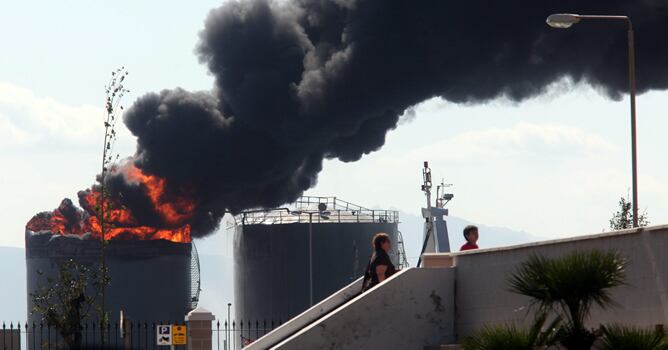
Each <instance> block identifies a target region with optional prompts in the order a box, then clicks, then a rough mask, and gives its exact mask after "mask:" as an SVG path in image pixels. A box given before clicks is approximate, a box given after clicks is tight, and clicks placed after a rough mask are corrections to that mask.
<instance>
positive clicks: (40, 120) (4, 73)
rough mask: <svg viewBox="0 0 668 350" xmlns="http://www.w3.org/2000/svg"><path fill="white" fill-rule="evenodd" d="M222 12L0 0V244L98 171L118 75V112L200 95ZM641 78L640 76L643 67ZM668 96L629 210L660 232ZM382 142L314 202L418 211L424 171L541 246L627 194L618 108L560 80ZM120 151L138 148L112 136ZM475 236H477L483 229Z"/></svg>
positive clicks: (657, 109) (457, 110)
mask: <svg viewBox="0 0 668 350" xmlns="http://www.w3.org/2000/svg"><path fill="white" fill-rule="evenodd" d="M219 3H220V1H190V2H187V3H184V2H164V1H160V2H158V1H114V2H112V3H102V2H91V1H74V0H63V1H58V2H54V1H23V2H7V1H5V2H3V3H2V4H0V51H1V52H2V54H1V55H0V164H3V166H2V171H0V193H2V194H3V195H2V197H1V198H0V219H1V220H2V222H3V232H2V233H1V234H0V245H14V246H21V245H22V244H23V227H24V225H25V223H26V221H27V220H28V219H29V218H30V217H31V216H32V215H33V214H34V213H36V212H38V211H42V210H50V209H53V208H54V207H55V206H56V205H57V204H58V203H59V201H60V200H61V199H62V198H63V197H71V198H74V197H75V196H76V192H77V191H78V190H80V189H83V188H85V187H87V186H89V185H90V184H91V183H92V182H93V180H94V176H95V174H96V172H97V171H98V168H99V159H98V158H99V157H98V154H99V149H100V148H101V139H100V136H101V133H102V124H101V123H102V108H101V106H102V102H103V99H104V88H103V86H104V84H105V82H106V81H107V79H108V77H109V73H110V72H111V71H112V70H113V69H115V68H117V67H118V66H121V65H124V66H126V67H127V68H128V70H129V71H130V77H129V80H128V87H129V88H130V89H131V90H132V92H131V93H130V94H129V95H128V98H127V99H126V105H129V104H130V103H131V102H132V101H133V100H134V99H135V98H137V97H138V96H140V95H141V94H143V93H146V92H149V91H157V90H160V89H163V88H173V87H177V86H180V87H183V88H186V89H191V90H204V89H209V88H210V87H211V86H212V80H211V77H210V76H208V75H207V73H206V69H205V68H204V67H203V66H202V65H200V64H199V63H198V62H197V58H196V57H195V55H194V54H193V49H194V47H195V44H196V42H197V33H198V32H199V30H200V29H201V28H202V26H203V21H204V18H205V16H206V14H207V12H208V11H209V10H210V9H211V8H213V7H215V6H217V5H218V4H219ZM639 69H642V67H639ZM667 98H668V93H666V92H650V93H647V94H645V95H642V96H641V97H640V98H639V101H638V137H639V172H640V179H639V182H640V204H641V208H646V209H647V211H648V214H649V217H650V220H651V221H652V223H654V224H662V223H668V203H667V202H666V198H668V183H667V182H666V179H668V164H667V163H668V162H666V155H665V150H666V149H668V139H666V138H665V136H664V135H665V131H666V130H668V118H665V112H664V111H665V101H667ZM415 111H416V115H415V117H414V118H406V119H405V121H404V122H403V123H402V125H400V126H399V127H398V128H397V129H396V130H394V131H392V132H390V133H389V134H388V137H387V142H386V145H385V147H383V149H381V150H380V151H378V152H375V153H373V154H371V155H369V156H367V157H364V158H363V159H362V160H360V161H358V162H356V163H350V164H346V163H341V162H339V161H327V162H326V164H325V167H324V170H323V172H322V173H321V176H320V179H319V183H318V186H317V187H316V188H314V189H312V190H311V191H309V193H310V194H316V195H336V196H338V197H340V198H343V199H346V200H349V201H352V202H355V203H359V204H362V205H367V206H381V207H394V208H399V209H401V210H404V211H408V212H413V213H418V210H419V207H420V206H421V205H423V202H424V199H423V196H422V194H421V192H420V191H419V185H420V182H421V175H420V169H421V165H422V161H423V160H430V161H431V164H432V168H433V171H434V175H435V180H436V179H440V177H445V178H446V182H448V183H453V184H454V187H453V188H452V190H453V191H454V193H455V199H454V201H453V202H452V204H451V206H450V208H451V212H452V214H453V215H457V216H459V217H463V218H466V219H468V220H470V221H473V222H479V223H484V224H488V225H494V226H506V227H510V228H513V229H518V230H526V231H528V232H531V233H533V234H536V235H540V236H546V237H561V236H568V235H575V234H583V233H594V232H600V231H602V230H603V229H604V228H606V227H607V220H608V219H609V217H610V216H611V213H612V212H613V211H614V210H615V207H616V202H617V200H618V198H619V197H620V196H622V195H626V193H627V191H628V188H629V186H630V153H629V112H628V101H627V100H626V99H624V100H621V101H611V100H608V99H607V98H605V97H604V96H602V95H600V94H599V93H597V92H596V91H594V90H593V89H591V88H590V87H588V86H586V85H573V84H570V83H569V82H568V81H561V82H558V83H556V84H554V86H553V87H552V88H551V89H549V92H548V93H547V94H546V95H543V96H539V97H537V98H534V99H531V100H529V101H526V102H523V103H521V104H516V103H512V102H509V101H507V100H504V99H503V98H501V99H498V100H495V101H492V102H490V103H487V104H485V105H455V104H451V103H448V102H446V101H441V100H438V99H433V100H430V101H426V102H424V103H422V104H420V105H417V106H415ZM118 150H119V152H120V154H121V155H122V156H123V155H131V154H132V152H133V150H134V140H133V138H132V136H131V135H129V133H128V132H127V131H125V130H121V135H120V140H119V147H118ZM483 234H484V233H483Z"/></svg>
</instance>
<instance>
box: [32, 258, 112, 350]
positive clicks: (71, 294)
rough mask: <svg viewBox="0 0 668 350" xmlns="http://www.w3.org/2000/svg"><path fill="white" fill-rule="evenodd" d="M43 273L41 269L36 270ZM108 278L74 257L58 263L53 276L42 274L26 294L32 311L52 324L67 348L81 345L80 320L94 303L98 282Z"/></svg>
mask: <svg viewBox="0 0 668 350" xmlns="http://www.w3.org/2000/svg"><path fill="white" fill-rule="evenodd" d="M37 272H38V274H40V275H43V272H42V271H37ZM108 283H109V280H108V278H106V277H105V276H100V275H98V271H97V270H95V269H94V270H90V269H89V268H88V267H86V266H85V265H82V264H79V263H77V262H75V261H74V260H71V259H70V260H67V261H65V262H63V263H61V264H59V266H58V275H57V277H56V278H52V277H46V283H45V285H43V286H42V287H40V288H38V289H37V290H36V291H34V292H32V293H31V294H30V297H31V298H32V302H33V308H32V310H31V311H32V312H33V313H37V314H40V315H41V316H42V319H43V320H44V322H46V324H47V326H49V327H53V328H55V329H56V330H57V331H58V333H59V334H60V336H61V337H62V338H63V341H64V342H65V343H66V344H67V347H68V348H69V349H80V348H81V332H82V326H81V321H82V320H83V319H85V318H86V317H88V316H89V315H90V313H91V311H92V310H93V309H94V307H95V305H96V304H97V300H98V298H99V297H100V294H101V290H102V286H104V285H106V284H108Z"/></svg>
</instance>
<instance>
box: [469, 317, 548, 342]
mask: <svg viewBox="0 0 668 350" xmlns="http://www.w3.org/2000/svg"><path fill="white" fill-rule="evenodd" d="M546 321H547V315H546V314H540V315H538V316H537V317H536V319H535V320H534V322H533V325H532V326H531V328H529V329H526V328H522V327H520V326H517V325H515V324H507V325H496V326H487V327H484V328H483V329H481V330H480V331H478V332H477V333H475V334H474V335H473V336H471V337H468V338H466V339H465V340H464V343H463V344H462V345H463V346H464V349H465V350H507V349H513V350H532V349H536V348H537V347H540V346H546V345H550V344H553V343H554V336H555V330H556V329H557V327H558V325H559V323H560V322H561V319H560V318H558V317H557V318H555V319H554V320H552V322H551V323H550V324H547V325H546V323H545V322H546ZM543 329H545V330H546V331H543Z"/></svg>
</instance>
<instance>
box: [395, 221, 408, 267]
mask: <svg viewBox="0 0 668 350" xmlns="http://www.w3.org/2000/svg"><path fill="white" fill-rule="evenodd" d="M397 258H398V259H399V268H400V269H405V268H407V267H409V266H410V265H409V264H408V258H407V257H406V249H404V236H403V235H402V234H401V231H399V230H397Z"/></svg>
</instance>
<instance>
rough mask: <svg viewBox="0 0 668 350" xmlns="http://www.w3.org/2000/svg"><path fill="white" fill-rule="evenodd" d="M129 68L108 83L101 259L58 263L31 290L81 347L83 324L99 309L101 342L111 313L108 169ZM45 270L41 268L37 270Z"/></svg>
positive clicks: (53, 322) (42, 310)
mask: <svg viewBox="0 0 668 350" xmlns="http://www.w3.org/2000/svg"><path fill="white" fill-rule="evenodd" d="M127 75H128V72H127V71H126V70H125V68H124V67H122V68H120V69H117V70H115V71H113V72H112V73H111V79H110V81H109V83H108V84H107V86H105V92H106V101H105V116H104V118H103V119H104V143H103V146H104V147H103V152H102V172H101V174H100V176H98V181H99V189H100V199H99V202H98V203H97V204H96V207H95V212H96V216H97V219H98V220H99V223H100V229H101V232H100V233H101V235H100V262H99V264H98V266H97V268H94V269H93V270H91V268H90V267H88V266H86V265H83V264H79V263H77V262H75V261H73V260H68V261H65V262H63V263H61V264H59V266H58V277H57V278H51V277H47V278H46V284H45V285H44V286H42V287H40V288H39V289H37V290H36V291H33V292H32V293H31V298H32V301H33V305H34V307H33V310H32V312H33V313H38V314H40V315H41V316H42V319H43V320H44V322H46V324H47V326H49V327H54V328H55V329H56V330H57V331H58V332H59V333H60V335H61V337H62V338H63V340H64V341H65V342H66V343H67V344H68V348H72V349H78V348H80V346H81V324H82V321H83V320H84V319H86V318H87V317H89V316H90V314H91V310H96V311H97V313H98V320H99V323H100V329H101V331H100V334H101V342H102V345H104V343H105V341H106V339H105V334H106V332H104V330H105V329H107V328H108V325H109V316H108V313H107V312H106V309H105V291H106V287H107V286H108V285H109V283H110V277H109V274H108V270H107V266H106V262H105V254H104V252H105V246H106V239H105V238H106V233H107V232H108V231H109V230H110V229H111V228H113V223H112V220H111V216H110V213H111V209H113V205H112V204H111V203H112V201H111V200H109V198H110V193H109V191H108V188H107V186H106V183H105V178H106V175H107V173H108V172H109V171H110V170H111V169H112V167H113V165H114V163H115V162H116V161H117V160H118V158H119V157H118V155H117V154H116V155H115V154H114V144H115V142H116V129H115V127H116V122H117V121H118V119H119V118H120V113H121V112H122V110H123V106H122V105H121V100H122V98H123V96H124V95H125V94H126V93H128V92H129V90H128V89H126V88H125V87H124V85H123V84H124V80H125V78H126V77H127ZM38 273H40V274H42V272H40V271H38Z"/></svg>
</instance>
